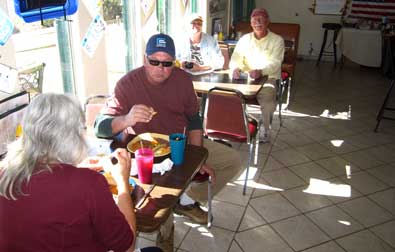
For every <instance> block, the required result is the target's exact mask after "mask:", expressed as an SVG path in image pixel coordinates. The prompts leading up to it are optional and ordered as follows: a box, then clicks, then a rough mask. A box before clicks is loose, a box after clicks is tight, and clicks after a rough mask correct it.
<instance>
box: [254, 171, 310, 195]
mask: <svg viewBox="0 0 395 252" xmlns="http://www.w3.org/2000/svg"><path fill="white" fill-rule="evenodd" d="M261 178H263V179H264V180H265V181H267V182H268V183H269V184H270V185H271V186H274V187H276V188H281V189H283V190H286V189H289V188H294V187H297V186H302V185H305V184H306V183H305V182H304V181H303V180H302V179H301V178H299V177H298V176H296V175H295V174H294V173H293V172H292V171H290V170H289V169H287V168H283V169H279V170H275V171H271V172H266V173H262V174H261Z"/></svg>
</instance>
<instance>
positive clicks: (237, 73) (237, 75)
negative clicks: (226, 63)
mask: <svg viewBox="0 0 395 252" xmlns="http://www.w3.org/2000/svg"><path fill="white" fill-rule="evenodd" d="M232 78H233V79H236V80H237V79H240V69H239V68H236V69H234V70H233V73H232Z"/></svg>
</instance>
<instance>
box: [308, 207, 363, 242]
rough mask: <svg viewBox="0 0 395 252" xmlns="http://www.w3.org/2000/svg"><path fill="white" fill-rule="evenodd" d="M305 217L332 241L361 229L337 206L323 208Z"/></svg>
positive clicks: (359, 225) (360, 226)
mask: <svg viewBox="0 0 395 252" xmlns="http://www.w3.org/2000/svg"><path fill="white" fill-rule="evenodd" d="M306 216H307V217H308V218H310V219H311V220H312V221H313V222H314V223H315V224H317V225H318V226H319V227H320V228H321V229H322V230H323V231H324V232H325V233H326V234H328V235H329V236H330V237H331V238H332V239H334V238H338V237H340V236H344V235H347V234H350V233H353V232H356V231H358V230H361V229H363V226H362V225H361V224H359V223H358V221H356V220H355V219H353V218H352V217H350V216H349V215H348V214H346V213H345V212H344V211H343V210H341V209H340V208H339V207H337V206H330V207H325V208H322V209H319V210H317V211H313V212H310V213H308V214H306Z"/></svg>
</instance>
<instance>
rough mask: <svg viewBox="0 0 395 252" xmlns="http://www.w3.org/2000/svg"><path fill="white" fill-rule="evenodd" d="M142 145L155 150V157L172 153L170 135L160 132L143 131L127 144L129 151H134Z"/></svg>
mask: <svg viewBox="0 0 395 252" xmlns="http://www.w3.org/2000/svg"><path fill="white" fill-rule="evenodd" d="M141 146H143V147H144V148H149V149H151V150H152V151H153V152H154V157H163V156H166V155H169V154H170V145H169V136H168V135H163V134H159V133H143V134H140V135H138V136H136V137H135V138H133V139H132V141H130V142H129V143H128V145H127V149H128V151H130V152H131V153H134V152H135V151H136V150H138V149H140V148H141Z"/></svg>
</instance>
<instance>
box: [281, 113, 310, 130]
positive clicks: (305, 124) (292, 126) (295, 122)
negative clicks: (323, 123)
mask: <svg viewBox="0 0 395 252" xmlns="http://www.w3.org/2000/svg"><path fill="white" fill-rule="evenodd" d="M284 127H285V128H286V129H288V130H290V131H292V132H295V131H306V130H309V129H312V128H314V124H312V123H311V122H309V121H306V120H304V119H303V118H291V117H289V118H288V119H287V123H286V124H285V125H284Z"/></svg>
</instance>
